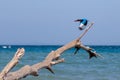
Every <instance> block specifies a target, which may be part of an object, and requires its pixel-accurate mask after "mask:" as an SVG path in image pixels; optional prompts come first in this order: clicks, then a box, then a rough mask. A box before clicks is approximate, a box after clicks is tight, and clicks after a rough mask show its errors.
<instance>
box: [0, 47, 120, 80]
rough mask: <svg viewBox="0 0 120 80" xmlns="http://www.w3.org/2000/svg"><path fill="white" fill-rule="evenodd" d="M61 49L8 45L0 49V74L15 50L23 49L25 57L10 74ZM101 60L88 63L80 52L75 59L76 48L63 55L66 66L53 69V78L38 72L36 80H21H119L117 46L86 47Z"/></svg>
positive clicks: (97, 59) (84, 55)
mask: <svg viewBox="0 0 120 80" xmlns="http://www.w3.org/2000/svg"><path fill="white" fill-rule="evenodd" d="M61 46H63V45H10V46H3V45H1V46H0V71H1V70H2V69H3V68H4V67H5V65H6V64H7V63H8V62H9V61H10V60H11V59H12V57H13V56H14V54H15V53H16V51H17V49H18V48H24V49H25V54H24V56H23V57H22V58H21V59H20V61H19V63H18V64H17V65H16V66H15V67H14V68H13V69H12V70H11V71H16V70H18V69H20V68H21V67H23V66H25V65H30V66H31V65H34V64H36V63H39V62H41V61H43V60H44V59H45V57H46V56H47V55H48V54H49V53H50V52H51V51H52V50H56V49H58V48H60V47H61ZM87 46H89V47H91V48H93V49H94V50H95V51H96V52H97V53H99V54H100V55H102V56H103V57H104V58H101V57H97V58H95V57H93V58H92V59H89V55H88V53H87V52H86V51H84V50H83V49H80V50H79V51H78V53H77V54H76V55H74V52H75V48H71V49H69V50H67V51H65V52H64V53H63V54H62V55H61V58H64V59H65V62H63V63H59V64H56V65H54V66H52V69H53V71H54V72H55V74H52V73H51V72H49V71H48V70H46V69H41V70H40V71H39V72H38V73H39V76H37V77H35V76H27V77H26V78H23V79H21V80H120V46H116V45H111V46H109V45H87Z"/></svg>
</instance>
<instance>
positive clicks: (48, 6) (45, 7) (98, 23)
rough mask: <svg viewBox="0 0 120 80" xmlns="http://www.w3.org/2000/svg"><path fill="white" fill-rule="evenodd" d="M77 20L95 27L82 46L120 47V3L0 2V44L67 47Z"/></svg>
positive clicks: (97, 0) (95, 0) (77, 32)
mask: <svg viewBox="0 0 120 80" xmlns="http://www.w3.org/2000/svg"><path fill="white" fill-rule="evenodd" d="M78 18H87V19H89V20H90V21H94V23H95V24H94V25H93V27H92V28H91V29H90V30H89V32H88V33H87V34H86V36H84V37H83V38H82V39H81V41H82V42H83V43H84V44H89V45H120V0H0V44H19V45H26V44H28V45H33V44H35V45H47V44H48V45H57V44H66V43H68V42H70V41H71V40H73V39H75V38H77V37H78V36H79V35H80V34H81V33H82V31H80V30H78V27H77V26H78V23H75V22H73V21H74V20H75V19H78Z"/></svg>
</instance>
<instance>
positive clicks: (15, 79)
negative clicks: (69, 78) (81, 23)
mask: <svg viewBox="0 0 120 80" xmlns="http://www.w3.org/2000/svg"><path fill="white" fill-rule="evenodd" d="M92 25H93V23H91V24H90V25H89V28H90V27H91V26H92ZM89 28H88V29H89ZM88 29H87V30H85V32H84V33H83V34H82V35H81V36H80V37H79V38H77V39H75V40H73V41H71V42H70V43H68V44H66V45H64V46H62V47H60V48H58V49H57V50H55V51H51V52H50V53H49V54H48V56H47V57H46V58H45V60H43V61H42V62H39V63H37V64H34V65H32V66H30V65H26V66H24V67H22V68H21V69H19V70H17V71H14V72H9V73H6V76H4V80H19V79H21V78H24V77H26V76H28V75H33V76H38V71H39V70H40V69H42V68H46V69H48V70H49V71H50V72H51V73H54V71H53V70H52V68H51V67H52V65H55V64H58V63H61V62H63V61H64V59H61V58H60V56H61V54H62V53H63V52H64V51H66V50H68V49H70V48H73V47H78V48H83V49H84V50H86V51H87V52H88V53H89V54H90V58H92V57H97V54H96V53H92V52H91V48H88V47H86V46H84V45H83V44H82V43H81V41H80V39H81V38H82V36H84V35H85V33H86V32H87V31H88ZM8 67H9V66H8ZM2 78H3V77H2Z"/></svg>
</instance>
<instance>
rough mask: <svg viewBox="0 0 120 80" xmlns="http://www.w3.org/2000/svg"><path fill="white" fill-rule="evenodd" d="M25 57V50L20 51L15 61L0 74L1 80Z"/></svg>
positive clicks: (14, 58) (15, 56)
mask: <svg viewBox="0 0 120 80" xmlns="http://www.w3.org/2000/svg"><path fill="white" fill-rule="evenodd" d="M23 55H24V49H23V48H21V49H18V50H17V52H16V54H15V55H14V57H13V59H12V60H11V61H10V62H9V63H8V64H7V65H6V67H5V68H4V69H3V70H2V71H1V73H0V80H3V79H4V77H5V76H6V74H7V73H8V72H9V71H10V70H11V69H12V68H13V67H14V66H15V65H16V64H17V63H18V61H19V59H20V58H21V57H22V56H23Z"/></svg>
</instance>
